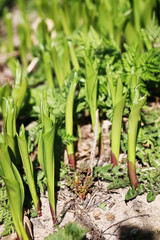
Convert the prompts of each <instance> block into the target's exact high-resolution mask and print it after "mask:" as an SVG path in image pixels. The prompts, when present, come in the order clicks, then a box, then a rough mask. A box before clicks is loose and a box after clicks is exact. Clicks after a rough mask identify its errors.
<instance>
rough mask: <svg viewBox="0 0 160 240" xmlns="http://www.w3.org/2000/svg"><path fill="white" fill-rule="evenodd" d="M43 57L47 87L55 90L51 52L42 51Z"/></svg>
mask: <svg viewBox="0 0 160 240" xmlns="http://www.w3.org/2000/svg"><path fill="white" fill-rule="evenodd" d="M42 56H43V63H44V69H45V75H46V80H47V85H48V87H52V88H55V86H54V82H53V76H52V69H51V57H50V54H49V52H47V51H45V50H43V51H42Z"/></svg>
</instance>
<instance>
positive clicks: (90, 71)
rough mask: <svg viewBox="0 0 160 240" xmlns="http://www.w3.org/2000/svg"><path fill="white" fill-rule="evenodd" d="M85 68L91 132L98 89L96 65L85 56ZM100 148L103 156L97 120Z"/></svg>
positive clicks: (94, 118) (101, 138)
mask: <svg viewBox="0 0 160 240" xmlns="http://www.w3.org/2000/svg"><path fill="white" fill-rule="evenodd" d="M84 59H85V68H86V82H85V90H86V100H87V103H88V105H89V109H90V114H91V121H92V128H93V131H94V129H95V123H96V111H97V88H98V76H97V63H96V61H95V62H93V63H92V62H91V60H90V59H89V58H88V57H87V56H85V58H84ZM97 140H98V141H99V147H100V149H99V150H100V155H101V156H102V155H104V148H103V137H102V134H101V126H100V121H99V119H98V137H97Z"/></svg>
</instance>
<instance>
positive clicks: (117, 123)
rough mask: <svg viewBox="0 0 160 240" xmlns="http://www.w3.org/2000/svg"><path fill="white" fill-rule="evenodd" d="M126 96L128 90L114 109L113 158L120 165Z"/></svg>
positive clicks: (114, 162)
mask: <svg viewBox="0 0 160 240" xmlns="http://www.w3.org/2000/svg"><path fill="white" fill-rule="evenodd" d="M117 89H118V88H117ZM126 97H127V92H126V93H125V94H124V95H123V96H122V97H121V99H120V100H119V101H118V103H117V104H116V105H115V106H114V109H113V119H112V140H111V150H112V152H111V160H112V163H113V165H114V166H116V165H118V163H119V152H120V140H121V125H122V114H123V109H124V104H125V100H126Z"/></svg>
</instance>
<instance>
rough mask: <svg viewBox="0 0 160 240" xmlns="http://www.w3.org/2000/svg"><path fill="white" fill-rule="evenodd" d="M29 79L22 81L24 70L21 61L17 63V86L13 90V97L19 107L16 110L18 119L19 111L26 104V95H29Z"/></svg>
mask: <svg viewBox="0 0 160 240" xmlns="http://www.w3.org/2000/svg"><path fill="white" fill-rule="evenodd" d="M27 87H28V84H27V79H26V78H24V79H23V81H22V70H21V65H20V63H19V61H16V77H15V84H14V88H13V90H12V97H13V99H14V103H15V105H16V107H17V109H16V117H17V116H18V114H19V111H20V109H21V107H22V104H23V103H24V100H25V97H26V93H27Z"/></svg>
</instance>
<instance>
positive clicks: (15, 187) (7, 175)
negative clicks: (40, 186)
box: [0, 134, 29, 240]
mask: <svg viewBox="0 0 160 240" xmlns="http://www.w3.org/2000/svg"><path fill="white" fill-rule="evenodd" d="M0 155H1V157H0V175H1V177H2V178H3V180H4V182H5V184H6V189H7V196H8V201H9V205H10V209H11V214H12V218H13V222H14V225H15V228H16V231H17V235H18V237H17V239H19V240H29V238H28V236H27V234H26V232H25V229H24V227H23V202H24V187H23V183H22V180H21V176H20V174H19V172H18V170H17V168H16V167H15V166H14V164H13V163H12V162H11V160H10V156H9V153H8V147H7V144H6V143H5V139H4V137H3V136H2V134H0Z"/></svg>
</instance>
